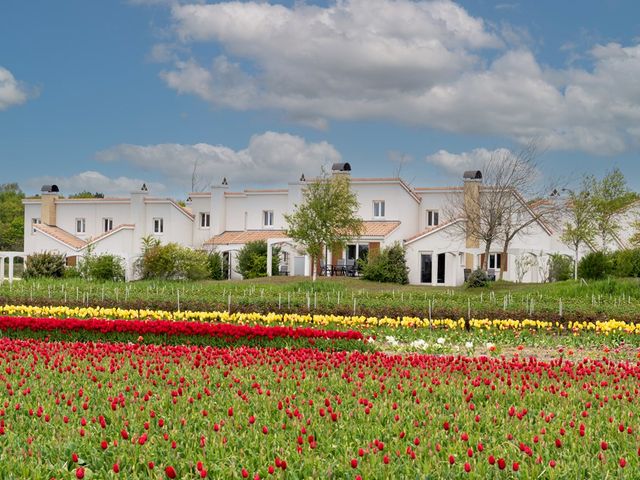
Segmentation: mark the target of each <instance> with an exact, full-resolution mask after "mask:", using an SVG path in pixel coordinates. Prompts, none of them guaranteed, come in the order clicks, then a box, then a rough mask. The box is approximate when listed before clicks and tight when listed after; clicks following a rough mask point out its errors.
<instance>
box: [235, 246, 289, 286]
mask: <svg viewBox="0 0 640 480" xmlns="http://www.w3.org/2000/svg"><path fill="white" fill-rule="evenodd" d="M272 248H273V255H272V258H271V271H272V272H273V273H275V274H277V273H276V272H277V271H278V265H279V264H280V248H278V247H272ZM236 271H237V272H238V273H239V274H240V275H242V277H243V278H258V277H266V276H267V242H266V241H264V240H258V241H255V242H248V243H246V244H245V246H244V247H242V248H241V249H240V251H239V252H238V267H237V268H236Z"/></svg>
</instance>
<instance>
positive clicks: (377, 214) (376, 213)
mask: <svg viewBox="0 0 640 480" xmlns="http://www.w3.org/2000/svg"><path fill="white" fill-rule="evenodd" d="M373 218H384V200H374V201H373Z"/></svg>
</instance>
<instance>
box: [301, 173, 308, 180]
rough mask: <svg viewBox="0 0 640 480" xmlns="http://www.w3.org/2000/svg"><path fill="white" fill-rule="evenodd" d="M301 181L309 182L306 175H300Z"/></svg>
mask: <svg viewBox="0 0 640 480" xmlns="http://www.w3.org/2000/svg"><path fill="white" fill-rule="evenodd" d="M300 181H301V182H306V181H307V179H306V178H304V173H303V174H302V175H300Z"/></svg>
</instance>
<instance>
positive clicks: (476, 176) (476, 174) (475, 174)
mask: <svg viewBox="0 0 640 480" xmlns="http://www.w3.org/2000/svg"><path fill="white" fill-rule="evenodd" d="M462 178H464V179H465V180H482V172H481V171H480V170H467V171H466V172H464V174H463V175H462Z"/></svg>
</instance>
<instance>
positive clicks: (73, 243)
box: [33, 223, 87, 250]
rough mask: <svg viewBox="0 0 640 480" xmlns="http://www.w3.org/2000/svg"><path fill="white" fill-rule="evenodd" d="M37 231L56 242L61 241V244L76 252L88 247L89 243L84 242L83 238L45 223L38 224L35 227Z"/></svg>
mask: <svg viewBox="0 0 640 480" xmlns="http://www.w3.org/2000/svg"><path fill="white" fill-rule="evenodd" d="M33 227H34V228H35V229H36V230H39V231H40V232H42V233H44V234H45V235H48V236H49V237H51V238H53V239H54V240H57V241H59V242H60V243H62V244H64V245H67V246H68V247H71V248H73V249H75V250H81V249H82V248H84V247H85V246H86V245H87V242H85V241H84V240H82V239H81V238H78V237H76V236H75V235H72V234H71V233H69V232H67V231H66V230H63V229H61V228H60V227H54V226H53V225H45V224H44V223H40V224H36V225H34V226H33Z"/></svg>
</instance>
